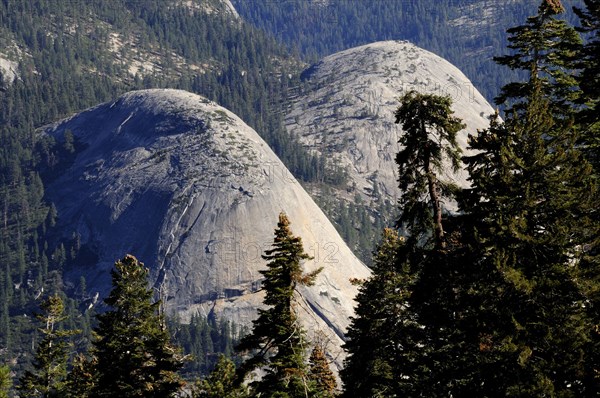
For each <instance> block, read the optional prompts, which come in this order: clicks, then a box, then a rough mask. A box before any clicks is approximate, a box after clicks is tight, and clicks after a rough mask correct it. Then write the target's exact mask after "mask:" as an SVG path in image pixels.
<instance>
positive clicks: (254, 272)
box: [44, 90, 369, 355]
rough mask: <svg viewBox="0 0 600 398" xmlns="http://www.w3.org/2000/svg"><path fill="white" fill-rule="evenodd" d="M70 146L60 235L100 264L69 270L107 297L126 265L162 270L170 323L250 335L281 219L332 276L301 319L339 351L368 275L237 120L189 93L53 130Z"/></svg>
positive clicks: (60, 195) (58, 190)
mask: <svg viewBox="0 0 600 398" xmlns="http://www.w3.org/2000/svg"><path fill="white" fill-rule="evenodd" d="M44 131H45V134H50V135H51V136H53V137H55V139H56V140H57V141H58V142H61V141H63V140H64V139H65V132H67V131H70V132H72V133H73V135H74V137H75V142H76V147H77V148H79V149H78V152H77V154H76V157H75V160H74V161H73V163H72V165H71V166H70V167H69V168H68V169H67V170H65V171H64V172H63V173H61V175H60V176H59V177H58V178H57V179H55V180H54V181H53V182H51V183H50V184H49V185H48V186H47V198H48V200H50V201H52V202H53V203H55V204H56V206H57V209H58V213H59V220H58V224H57V228H56V230H57V231H61V234H62V236H63V237H64V238H65V239H69V237H72V236H77V237H78V239H79V242H80V245H81V252H82V253H83V252H85V253H88V254H87V256H86V257H87V258H91V257H92V256H91V255H90V253H93V255H94V256H95V257H96V260H95V261H90V262H88V263H80V264H78V265H77V266H76V267H74V268H73V269H70V270H68V272H67V275H68V278H69V279H70V280H72V281H77V280H78V279H79V277H80V276H81V275H83V276H84V277H85V278H86V280H87V285H88V287H89V289H95V290H97V291H99V292H100V293H101V294H105V293H106V292H107V290H108V289H109V288H110V277H109V270H110V269H111V267H112V265H113V263H114V261H115V260H116V259H119V258H121V257H123V255H124V254H126V253H131V254H134V255H136V256H137V257H138V258H139V259H140V260H141V261H143V262H144V263H145V264H146V266H148V267H149V268H150V270H151V278H152V283H153V284H154V286H155V288H156V289H157V291H158V292H159V294H160V296H161V297H162V298H163V300H164V303H165V306H166V309H167V311H168V312H170V313H178V314H179V315H181V316H182V317H183V318H184V319H185V318H186V317H187V316H189V315H190V314H192V313H197V312H200V313H202V314H205V315H207V314H209V313H211V312H213V313H214V314H216V315H219V316H226V317H227V318H228V319H231V320H233V321H235V322H238V323H242V324H246V325H247V324H248V323H249V322H250V320H251V319H253V318H254V317H255V316H256V308H257V306H258V305H260V304H261V302H262V297H263V296H262V292H261V290H260V282H261V277H262V275H260V274H259V273H258V271H259V270H260V269H262V268H263V267H264V265H265V262H264V260H262V259H261V257H260V254H261V253H262V252H263V251H264V250H265V249H267V248H269V247H270V245H271V243H272V239H273V230H274V228H275V226H276V222H277V217H278V214H279V212H281V211H285V212H286V213H287V214H288V216H289V218H290V220H291V221H292V230H293V232H294V233H295V234H296V235H299V236H301V237H302V239H303V242H304V246H305V249H306V251H307V252H308V253H309V254H311V255H312V256H314V260H312V261H309V262H307V263H306V264H305V266H306V268H307V269H308V270H311V269H314V268H315V267H319V266H323V267H324V271H323V272H322V274H321V275H320V276H319V278H318V280H317V283H316V285H315V286H313V287H310V288H304V289H302V300H301V301H300V303H299V305H300V308H301V317H302V319H303V321H304V322H305V324H306V325H307V327H308V328H309V330H310V333H309V337H314V333H318V332H321V333H324V334H325V335H326V336H327V338H328V339H330V340H331V341H332V343H331V344H330V346H331V352H332V355H337V354H339V353H340V349H339V346H340V343H341V340H340V339H341V336H342V334H343V331H344V329H345V327H346V326H347V324H348V321H349V319H348V318H349V316H350V315H351V314H352V312H353V297H354V295H355V293H356V289H355V287H353V286H352V285H351V284H350V282H349V278H351V277H358V278H363V277H366V276H367V275H368V273H369V272H368V269H367V268H366V267H365V266H364V265H363V264H362V263H361V262H360V261H359V260H357V259H356V257H355V256H354V255H353V254H352V252H351V251H350V250H349V249H348V247H347V246H346V245H345V243H344V242H343V241H342V239H341V238H340V237H339V236H338V234H337V233H336V231H335V229H334V227H333V226H332V225H331V223H330V222H329V221H328V219H327V218H326V217H325V215H324V214H323V213H322V212H321V210H320V209H319V208H318V207H317V205H316V204H315V203H314V202H313V201H312V200H311V198H310V197H309V196H308V194H307V193H306V192H305V191H304V190H303V189H302V187H301V186H300V185H299V184H298V182H297V181H296V180H295V179H294V178H293V177H292V176H291V175H290V174H289V172H287V169H286V168H285V167H284V166H283V164H282V163H281V162H280V161H279V159H278V158H277V157H276V156H275V154H274V153H273V152H272V151H271V149H270V148H269V147H268V146H267V145H266V144H265V143H264V141H263V140H262V139H261V138H260V137H259V136H258V135H257V133H256V132H255V131H254V130H252V129H251V128H249V127H248V126H247V125H246V124H244V123H243V122H242V121H241V120H240V119H239V118H238V117H237V116H236V115H234V114H232V113H231V112H229V111H228V110H226V109H224V108H222V107H220V106H218V105H216V104H215V103H213V102H210V101H208V100H206V99H205V98H203V97H200V96H198V95H195V94H191V93H188V92H184V91H177V90H145V91H137V92H130V93H128V94H125V95H123V96H122V97H120V98H119V99H117V100H116V101H114V102H111V103H105V104H102V105H99V106H97V107H95V108H92V109H89V110H87V111H84V112H82V113H79V114H77V115H75V116H73V117H71V118H69V119H66V120H63V121H61V122H58V123H57V124H55V125H52V126H50V127H47V128H46V129H45V130H44Z"/></svg>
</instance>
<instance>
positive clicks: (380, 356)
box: [340, 229, 410, 398]
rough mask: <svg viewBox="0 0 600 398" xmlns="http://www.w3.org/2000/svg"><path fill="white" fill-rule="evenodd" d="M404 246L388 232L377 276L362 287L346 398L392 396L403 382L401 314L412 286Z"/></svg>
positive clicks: (345, 373)
mask: <svg viewBox="0 0 600 398" xmlns="http://www.w3.org/2000/svg"><path fill="white" fill-rule="evenodd" d="M401 245H403V242H402V239H401V238H400V237H399V236H398V233H397V232H396V231H394V230H392V229H385V230H384V232H383V237H382V241H381V243H380V244H379V247H378V248H377V250H376V251H375V255H374V261H373V266H372V268H371V271H372V275H371V277H370V278H369V279H367V280H366V281H363V282H362V283H361V285H360V288H359V293H358V295H357V296H356V302H357V306H356V310H355V315H354V317H353V318H352V320H351V322H350V326H349V327H348V331H347V332H346V343H345V344H344V349H345V350H346V351H347V353H348V356H347V357H346V359H345V361H344V368H343V369H342V371H341V372H340V376H341V378H342V381H343V382H344V395H343V396H344V397H348V398H351V397H377V396H392V391H393V389H394V385H395V384H396V383H397V381H398V380H397V377H398V376H399V375H398V374H397V373H396V372H395V370H396V367H397V366H396V361H397V359H398V355H397V350H396V348H397V346H398V341H397V338H398V335H397V333H396V331H397V327H396V324H397V322H398V320H399V319H400V314H399V312H400V311H403V310H404V309H405V304H406V300H407V297H406V294H407V293H408V289H405V287H406V286H407V285H408V284H409V283H410V282H409V281H407V280H406V279H405V275H404V274H403V273H402V272H401V271H399V270H398V264H399V259H398V255H399V250H400V247H401Z"/></svg>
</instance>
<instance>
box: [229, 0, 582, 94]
mask: <svg viewBox="0 0 600 398" xmlns="http://www.w3.org/2000/svg"><path fill="white" fill-rule="evenodd" d="M563 3H564V5H565V8H566V9H567V13H566V17H567V18H569V19H570V20H571V21H574V20H575V18H574V14H573V12H572V10H571V7H573V6H581V5H582V3H583V1H581V0H570V1H564V2H563ZM233 4H234V5H235V7H236V9H237V10H238V12H239V14H240V15H241V16H242V18H244V19H246V20H248V21H250V22H251V23H252V24H254V25H255V26H257V27H259V28H261V29H264V30H265V31H267V32H270V33H272V34H273V36H274V37H275V38H277V39H279V40H281V41H282V42H283V43H286V44H287V45H288V46H289V47H290V48H291V49H292V50H294V51H295V52H297V53H298V54H301V55H302V56H303V57H307V59H309V60H313V61H314V60H316V59H317V58H320V57H323V56H325V55H329V54H332V53H335V52H338V51H342V50H346V49H348V48H351V47H356V46H359V45H363V44H368V43H372V42H376V41H382V40H409V41H411V42H412V43H414V44H416V45H418V46H419V47H422V48H424V49H426V50H429V51H432V52H433V53H435V54H438V55H440V56H441V57H443V58H445V59H447V60H448V61H450V62H451V63H453V64H454V65H456V66H457V67H458V68H459V69H460V70H462V71H463V72H464V73H465V74H466V75H467V77H468V78H469V79H470V80H471V81H472V82H473V84H474V85H475V87H476V88H477V89H478V90H479V91H480V92H481V93H482V94H483V95H484V97H486V98H487V100H488V101H490V102H492V101H493V99H494V97H495V96H496V95H498V93H499V91H498V90H499V88H500V87H502V86H503V85H504V84H506V83H508V82H509V81H511V79H513V78H514V74H513V73H511V71H509V70H507V69H506V68H500V67H498V66H497V65H496V64H495V63H494V62H493V61H492V57H494V56H497V55H500V54H502V53H504V52H505V51H506V50H505V49H506V44H507V41H506V38H507V36H506V29H508V28H510V27H511V26H513V25H514V21H518V20H524V19H525V18H526V17H528V16H531V15H534V14H535V13H536V9H537V6H538V4H537V2H536V1H531V0H517V1H510V0H501V1H489V0H462V1H457V0H419V1H398V0H377V1H345V0H328V1H319V0H307V1H294V0H291V1H259V0H255V1H246V0H233Z"/></svg>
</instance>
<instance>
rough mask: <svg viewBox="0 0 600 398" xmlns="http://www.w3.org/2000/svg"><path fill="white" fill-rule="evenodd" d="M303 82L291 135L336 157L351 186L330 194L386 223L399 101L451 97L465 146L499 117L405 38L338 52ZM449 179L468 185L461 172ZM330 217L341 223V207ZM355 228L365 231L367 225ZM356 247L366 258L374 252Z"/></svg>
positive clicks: (451, 70) (448, 68) (448, 67)
mask: <svg viewBox="0 0 600 398" xmlns="http://www.w3.org/2000/svg"><path fill="white" fill-rule="evenodd" d="M303 77H304V80H305V85H304V91H303V92H302V93H301V94H299V95H298V96H297V97H296V98H294V102H293V105H292V106H291V108H290V111H289V112H288V113H287V116H286V126H287V129H288V131H289V132H290V133H291V134H294V135H295V136H297V137H298V138H299V139H300V141H301V142H302V143H303V144H304V145H305V146H306V147H307V148H309V149H310V150H311V151H315V152H317V153H319V154H322V155H324V156H325V157H327V158H330V159H336V161H337V164H338V166H339V167H342V168H344V169H345V170H346V171H347V173H348V176H349V178H348V183H347V184H346V186H342V187H337V188H335V187H334V188H333V189H334V191H335V192H336V194H335V195H333V196H337V197H340V198H346V199H347V201H348V202H350V203H353V204H354V205H356V204H358V205H359V206H362V207H363V208H364V209H366V211H368V212H369V214H370V216H371V218H372V219H376V218H383V219H384V223H388V224H389V222H390V221H391V220H390V218H391V217H392V214H390V213H389V211H390V209H393V208H394V206H395V203H396V200H397V198H398V195H399V192H398V188H397V185H398V184H397V181H396V180H397V176H396V172H397V166H396V164H395V163H394V159H395V155H396V153H397V152H398V150H399V146H398V143H397V141H398V138H399V135H400V134H402V130H401V128H400V126H398V125H396V124H395V123H394V111H395V109H396V108H397V106H398V101H397V98H398V97H399V96H400V95H402V94H403V93H405V92H407V91H409V90H417V91H421V92H428V93H434V94H439V95H449V96H450V97H451V98H452V100H453V110H454V111H455V114H456V116H458V117H460V118H461V119H462V120H463V122H464V123H465V124H466V125H467V128H466V129H465V130H463V131H462V132H461V133H459V137H458V142H459V144H460V146H461V147H462V148H466V146H467V142H466V141H467V134H468V133H469V132H470V133H475V132H476V131H477V129H480V128H485V127H486V126H487V125H488V119H487V117H488V116H489V115H490V114H492V113H493V112H494V110H493V109H492V107H491V106H490V105H489V104H488V102H487V101H486V100H485V99H484V98H483V96H482V95H481V94H480V93H479V92H478V91H477V90H476V89H475V87H473V85H472V84H471V82H470V81H469V80H468V79H467V78H466V77H465V75H464V74H463V73H462V72H461V71H459V70H458V69H457V68H456V67H455V66H453V65H452V64H450V63H449V62H447V61H446V60H444V59H442V58H440V57H438V56H436V55H434V54H432V53H430V52H428V51H426V50H423V49H421V48H419V47H417V46H415V45H413V44H411V43H408V42H403V41H386V42H378V43H373V44H369V45H365V46H361V47H356V48H353V49H350V50H346V51H342V52H340V53H336V54H334V55H331V56H328V57H326V58H324V59H323V60H322V61H320V62H318V63H317V64H315V65H314V66H312V67H311V68H310V69H308V70H307V71H305V73H304V75H303ZM444 177H445V178H446V179H450V180H453V181H454V182H456V183H457V184H459V185H464V184H466V180H465V178H466V175H465V173H462V172H460V173H458V174H456V175H454V174H451V173H449V174H448V175H447V176H444ZM317 195H318V192H317ZM328 196H332V195H328ZM326 200H327V198H323V201H326ZM447 206H451V204H447ZM386 212H387V214H386ZM329 213H330V214H332V215H333V217H334V218H335V217H337V218H338V221H339V218H340V215H339V213H340V211H339V206H338V208H337V209H336V208H335V207H334V208H331V209H330V211H329ZM336 213H337V214H336ZM338 224H339V222H338ZM355 227H356V228H362V229H363V230H364V225H355ZM342 232H343V231H342ZM373 238H376V236H375V237H373ZM371 241H372V240H371ZM358 249H359V251H362V252H363V255H365V254H367V255H368V251H369V250H370V249H365V248H361V247H358ZM365 250H366V251H367V253H364V252H365Z"/></svg>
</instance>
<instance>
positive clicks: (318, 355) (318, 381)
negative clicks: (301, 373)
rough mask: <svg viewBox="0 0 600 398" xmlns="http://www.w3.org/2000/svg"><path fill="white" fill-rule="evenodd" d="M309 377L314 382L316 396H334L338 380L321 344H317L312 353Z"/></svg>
mask: <svg viewBox="0 0 600 398" xmlns="http://www.w3.org/2000/svg"><path fill="white" fill-rule="evenodd" d="M308 362H309V378H310V380H312V381H313V383H314V393H313V394H312V396H313V397H315V398H333V397H335V395H336V390H337V381H336V380H335V375H334V374H333V372H332V371H331V368H330V367H329V362H328V361H327V356H326V355H325V349H324V348H323V346H322V345H321V344H315V346H314V347H313V350H312V352H311V353H310V358H309V359H308Z"/></svg>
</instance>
